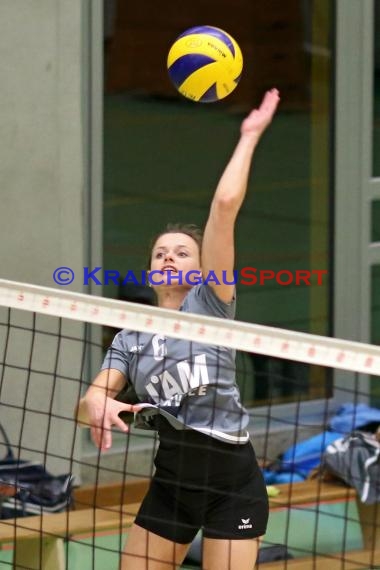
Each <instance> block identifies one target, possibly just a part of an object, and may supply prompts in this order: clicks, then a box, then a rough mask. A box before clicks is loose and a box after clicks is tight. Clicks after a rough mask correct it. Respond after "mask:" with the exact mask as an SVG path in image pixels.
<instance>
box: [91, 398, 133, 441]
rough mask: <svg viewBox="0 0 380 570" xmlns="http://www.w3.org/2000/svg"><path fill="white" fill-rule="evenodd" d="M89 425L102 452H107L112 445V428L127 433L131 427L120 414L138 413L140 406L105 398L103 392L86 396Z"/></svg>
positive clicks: (93, 439) (92, 435)
mask: <svg viewBox="0 0 380 570" xmlns="http://www.w3.org/2000/svg"><path fill="white" fill-rule="evenodd" d="M85 403H86V407H87V414H88V420H89V421H88V423H89V426H90V433H91V438H92V441H93V442H94V444H95V445H96V447H97V448H98V449H100V450H101V451H107V449H110V447H111V445H112V431H111V430H112V428H113V427H114V426H115V427H117V428H118V429H120V431H122V432H124V433H126V432H128V431H129V426H128V425H127V424H126V423H125V422H123V420H122V419H121V418H120V417H119V414H120V412H132V413H133V412H138V411H139V410H140V406H139V405H132V404H125V403H123V402H118V401H117V400H114V399H113V398H109V397H104V393H102V391H100V390H99V391H96V392H93V393H92V394H91V395H86V397H85Z"/></svg>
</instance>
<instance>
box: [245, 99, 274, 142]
mask: <svg viewBox="0 0 380 570" xmlns="http://www.w3.org/2000/svg"><path fill="white" fill-rule="evenodd" d="M279 102H280V94H279V91H278V90H277V89H271V90H270V91H267V92H266V93H265V95H264V98H263V100H262V102H261V105H260V107H259V108H258V109H253V110H252V111H251V112H250V114H249V115H248V117H247V118H246V119H244V121H243V123H242V125H241V134H242V136H252V137H254V138H256V139H259V138H260V137H261V135H262V134H263V132H264V131H265V129H266V128H267V126H268V125H269V124H270V123H271V121H272V119H273V115H274V114H275V112H276V109H277V106H278V104H279Z"/></svg>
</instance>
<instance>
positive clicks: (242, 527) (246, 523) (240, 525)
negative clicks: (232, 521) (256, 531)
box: [238, 519, 252, 530]
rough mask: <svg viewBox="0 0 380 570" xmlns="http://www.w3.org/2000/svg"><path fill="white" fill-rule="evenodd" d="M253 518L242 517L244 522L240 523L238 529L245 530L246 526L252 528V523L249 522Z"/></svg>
mask: <svg viewBox="0 0 380 570" xmlns="http://www.w3.org/2000/svg"><path fill="white" fill-rule="evenodd" d="M250 520H251V519H241V522H242V524H239V526H238V529H239V530H244V529H246V528H252V525H251V524H250V523H249V521H250Z"/></svg>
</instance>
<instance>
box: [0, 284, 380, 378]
mask: <svg viewBox="0 0 380 570" xmlns="http://www.w3.org/2000/svg"><path fill="white" fill-rule="evenodd" d="M0 306H4V307H12V308H15V309H21V310H25V311H33V312H36V313H42V314H45V315H51V316H56V317H62V318H68V319H72V320H77V321H82V322H87V323H94V324H100V325H107V326H112V327H115V328H119V329H124V328H127V329H128V328H130V329H132V330H135V331H139V332H154V331H160V332H161V333H162V334H164V335H166V336H169V337H172V338H186V339H188V340H194V341H198V342H204V343H206V344H217V345H222V346H226V347H229V348H233V349H237V350H242V351H247V352H253V353H257V354H265V355H268V356H274V357H278V358H285V359H289V360H296V361H300V362H307V363H309V364H317V365H321V366H330V367H333V368H339V369H342V370H350V371H352V372H361V373H365V374H373V375H380V347H378V346H375V345H370V344H364V343H360V342H354V341H349V340H343V339H337V338H329V337H324V336H318V335H312V334H307V333H300V332H295V331H290V330H285V329H278V328H274V327H267V326H263V325H254V324H251V323H243V322H239V321H231V320H224V319H219V318H215V317H205V316H200V315H192V314H186V313H182V312H179V311H172V310H167V309H160V308H157V307H151V306H145V305H141V304H136V303H127V302H123V301H115V300H113V299H106V298H103V297H97V296H92V295H84V294H81V293H73V292H68V291H60V290H57V289H52V288H48V287H39V286H36V285H30V284H26V283H18V282H15V281H7V280H4V279H0Z"/></svg>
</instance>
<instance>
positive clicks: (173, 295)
mask: <svg viewBox="0 0 380 570" xmlns="http://www.w3.org/2000/svg"><path fill="white" fill-rule="evenodd" d="M188 292H189V290H188V289H184V288H183V287H179V288H178V289H175V288H173V287H171V288H170V289H166V290H163V291H162V290H161V291H160V292H157V297H158V306H159V307H161V308H162V309H174V310H177V311H178V309H179V308H180V306H181V305H182V303H183V300H184V298H185V297H186V295H187V294H188Z"/></svg>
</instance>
